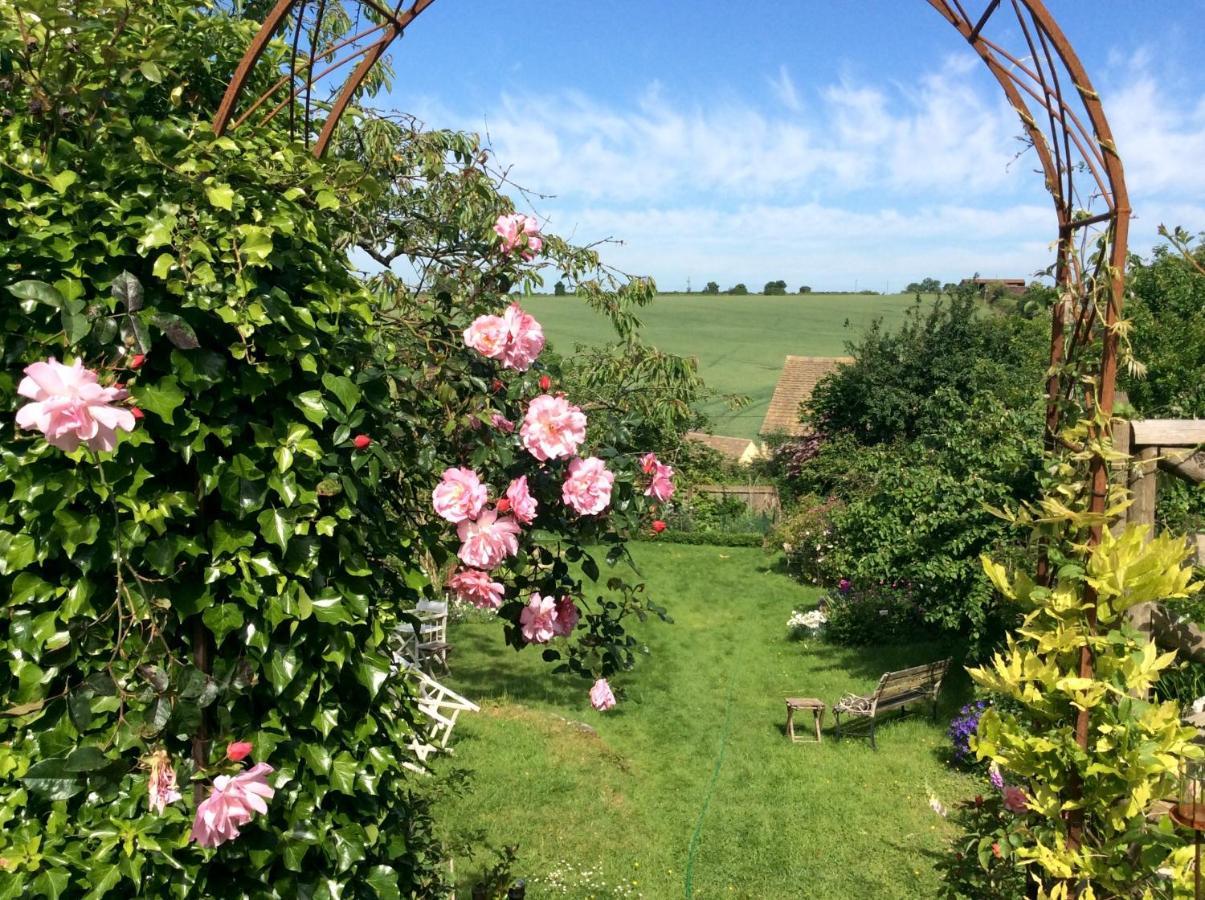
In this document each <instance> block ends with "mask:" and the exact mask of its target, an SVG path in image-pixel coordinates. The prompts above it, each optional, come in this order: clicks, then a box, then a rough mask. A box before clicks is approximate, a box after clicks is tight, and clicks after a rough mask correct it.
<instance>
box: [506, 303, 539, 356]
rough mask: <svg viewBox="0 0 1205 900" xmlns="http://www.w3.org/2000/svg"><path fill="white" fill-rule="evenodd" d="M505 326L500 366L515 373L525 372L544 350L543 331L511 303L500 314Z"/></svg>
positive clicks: (532, 317) (532, 318)
mask: <svg viewBox="0 0 1205 900" xmlns="http://www.w3.org/2000/svg"><path fill="white" fill-rule="evenodd" d="M502 321H503V323H504V324H505V325H506V345H505V347H503V350H502V356H501V360H502V365H504V366H505V367H506V368H508V369H514V370H515V371H517V372H526V371H527V370H528V369H530V368H531V364H532V363H533V362H535V361H536V357H537V356H539V355H540V351H541V350H543V349H544V329H543V328H541V327H540V323H539V322H537V321H536V320H535V317H534V316H532V315H530V314H529V313H526V312H524V311H523V308H522V307H521V306H519V304H518V303H512V304H511V305H510V306H508V307H507V308H506V312H504V313H503V314H502Z"/></svg>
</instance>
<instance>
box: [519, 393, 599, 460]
mask: <svg viewBox="0 0 1205 900" xmlns="http://www.w3.org/2000/svg"><path fill="white" fill-rule="evenodd" d="M519 437H520V438H521V439H522V441H523V446H524V447H526V448H527V452H529V453H530V454H531V455H532V456H534V457H535V458H536V459H538V460H540V462H547V461H548V460H550V459H560V458H562V457H566V456H572V455H573V454H575V453H576V452H577V448H578V447H579V446H581V444H582V442H583V441H585V440H586V414H585V413H583V412H582V411H581V409H579V408H578V407H576V406H574V405H573V404H572V403H570V402H569V401H568V400H566V399H565V398H564V397H554V396H553V395H551V394H541V395H540V396H538V397H536V398H535V399H533V400H532V401H531V403H529V404H528V406H527V414H526V415H525V416H524V417H523V424H522V425H521V426H520V427H519Z"/></svg>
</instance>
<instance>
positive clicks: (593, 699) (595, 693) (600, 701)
mask: <svg viewBox="0 0 1205 900" xmlns="http://www.w3.org/2000/svg"><path fill="white" fill-rule="evenodd" d="M590 705H591V706H593V707H594V708H595V709H597V710H598V711H599V712H606V711H607V710H608V709H614V708H615V694H613V693H612V692H611V685H609V684H607V679H605V678H600V679H598V681H596V682H594V687H592V688H590Z"/></svg>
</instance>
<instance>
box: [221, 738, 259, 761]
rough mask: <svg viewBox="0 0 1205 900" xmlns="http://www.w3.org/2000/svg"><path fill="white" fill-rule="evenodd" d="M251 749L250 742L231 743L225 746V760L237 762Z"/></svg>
mask: <svg viewBox="0 0 1205 900" xmlns="http://www.w3.org/2000/svg"><path fill="white" fill-rule="evenodd" d="M253 749H254V748H253V747H252V746H251V742H250V741H231V742H230V743H229V744H227V745H226V758H227V759H229V760H232V761H233V762H239V761H240V760H242V759H243V758H244V757H246V755H247V754H248V753H250V752H251V751H252V750H253Z"/></svg>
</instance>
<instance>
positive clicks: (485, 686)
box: [438, 544, 974, 898]
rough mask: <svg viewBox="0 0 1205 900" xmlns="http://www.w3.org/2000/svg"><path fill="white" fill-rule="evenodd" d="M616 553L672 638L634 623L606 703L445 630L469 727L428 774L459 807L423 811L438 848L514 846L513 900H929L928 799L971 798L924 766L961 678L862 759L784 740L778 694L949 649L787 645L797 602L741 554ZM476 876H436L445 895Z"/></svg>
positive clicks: (933, 833) (858, 678)
mask: <svg viewBox="0 0 1205 900" xmlns="http://www.w3.org/2000/svg"><path fill="white" fill-rule="evenodd" d="M634 550H635V555H636V558H637V560H638V561H639V563H640V565H641V568H642V571H643V575H644V577H645V578H646V579H647V581H648V584H649V589H650V595H651V596H653V597H654V598H655V599H657V600H658V601H659V602H661V603H663V604H664V605H665V606H667V607H668V608H669V609H670V612H671V614H672V615H673V617H674V619H675V622H674V624H672V625H671V624H664V623H660V622H650V623H647V624H646V625H645V626H643V627H642V628H641V629H640V631H639V635H640V636H641V637H642V638H643V639H644V640H645V641H646V642H647V646H648V649H649V655H648V656H647V657H644V658H642V659H641V661H640V662H639V664H638V666H637V668H636V670H635V671H633V672H631V673H627V674H624V675H621V676H619V677H617V678H616V679H614V681H615V684H616V686H617V687H622V688H623V690H624V691H625V692H626V697H624V698H622V699H621V702H620V705H619V707H618V708H617V709H615V710H613V711H612V712H610V713H606V714H600V713H597V712H595V711H594V710H592V709H591V708H590V707H589V704H588V701H587V696H586V693H587V689H588V687H589V685H588V684H585V683H581V682H579V681H577V680H576V679H570V678H566V677H561V676H555V677H554V676H553V675H552V674H551V672H550V668H551V667H550V666H548V665H546V664H544V663H543V662H542V661H541V660H540V656H539V653H538V651H535V650H530V649H529V650H527V651H525V652H523V653H521V654H516V653H515V652H514V651H512V650H510V649H508V648H506V647H505V646H504V645H503V642H502V638H501V629H500V628H499V626H498V625H497V623H495V622H490V623H461V624H458V625H455V626H453V629H452V631H451V633H450V640H451V642H452V644H453V646H454V648H455V649H454V654H453V657H452V674H451V675H450V676H449V677H448V678H447V681H448V682H449V683H450V684H451V685H452V686H453V687H455V688H456V689H458V690H460V691H462V692H464V693H465V694H466V695H467V696H469V697H470V698H473V699H474V700H476V701H477V702H479V703H480V704H481V706H482V711H481V712H480V713H479V714H466V715H464V716H462V718H461V720H460V724H458V726H457V731H456V734H455V736H454V738H453V741H454V743H453V746H454V748H455V757H454V758H453V759H451V760H444V761H441V762H439V763H438V765H439V766H440V767H444V766H448V765H457V766H464V767H466V768H467V769H469V770H470V771H471V772H472V773H473V776H472V788H471V790H470V792H469V793H468V794H467V795H465V796H463V797H460V798H457V799H455V800H451V801H445V802H444V804H443V805H442V806H441V808H440V816H441V818H442V819H443V822H442V826H443V828H444V829H446V831H447V833H449V834H452V833H456V832H460V833H467V832H472V831H477V830H480V831H481V832H483V833H484V834H485V835H486V838H487V841H488V842H489V843H491V844H493V845H494V846H502V845H504V844H517V845H518V847H519V861H518V864H517V865H516V867H515V870H514V871H515V874H516V875H517V876H527V877H528V879H529V883H530V890H529V892H528V896H529V897H547V896H556V897H562V896H564V897H580V898H585V897H596V898H604V897H635V896H642V897H648V898H668V897H682V896H687V895H688V893H687V889H686V888H687V884H688V883H689V884H690V886H691V888H692V889H693V891H692V893H690V894H689V896H694V897H699V898H707V897H749V898H787V897H816V898H857V897H874V898H905V897H907V898H928V897H933V896H936V893H937V890H938V879H937V876H936V874H935V872H934V869H933V863H934V858H935V855H936V854H937V853H938V852H939V851H940V849H941V847H942V845H943V841H944V839H945V838H946V836H947V834H948V826H947V825H946V823H945V822H944V821H943V820H942V819H940V818H938V817H937V816H936V815H935V814H934V813H933V812H932V811H931V810H930V808H929V806H928V802H927V799H928V790H929V789H932V790H933V791H935V792H936V793H937V794H938V796H940V797H941V798H942V799H943V800H944V801H945V802H947V803H950V802H951V801H952V800H955V799H957V798H958V797H960V796H963V795H967V794H969V793H970V792H971V791H972V790H974V788H973V786H972V783H971V781H970V780H969V779H968V778H967V777H966V776H962V775H958V774H956V773H953V772H952V771H951V770H950V769H949V768H948V767H947V766H946V765H945V763H944V762H943V751H944V748H945V747H946V740H945V737H944V728H945V724H946V723H947V722H948V720H949V718H950V715H951V714H952V712H953V711H954V710H955V709H956V708H957V706H958V705H959V704H960V703H961V702H964V695H965V693H966V691H967V684H966V678H965V676H964V675H961V670H959V671H958V673H957V674H955V675H954V676H952V678H951V683H950V684H949V685H948V686H947V688H948V689H947V690H946V692H945V693H944V695H943V701H942V708H941V710H940V713H939V717H938V722H937V724H936V725H934V724H932V723H930V721H929V719H928V717H927V716H924V715H917V716H909V717H906V718H903V719H901V720H900V721H898V722H892V723H890V724H887V725H885V726H884V727H881V728H880V729H879V733H878V744H879V750H878V752H877V753H876V752H874V751H872V750H871V749H870V748H869V746H867V744H866V742H865V741H864V740H842V741H841V742H840V743H836V742H835V741H834V740H833V739H832V737H831V733H826V735H825V741H824V743H823V744H822V745H820V746H816V745H814V744H794V745H793V744H791V743H789V742H788V741H787V739H786V737H785V736H784V722H785V712H784V705H783V698H784V697H786V696H788V695H794V696H810V695H814V696H817V697H820V698H822V699H824V700H826V701H827V702H828V703H830V704H831V703H832V702H833V701H835V700H836V699H837V698H838V697H840V696H841V694H842V693H844V692H846V691H850V690H857V691H868V690H870V689H872V688H873V686H874V683H875V681H876V680H877V678H878V676H879V675H880V674H881V673H882V672H883V671H884V670H887V669H894V668H901V667H904V666H907V665H911V664H917V663H922V662H928V661H930V660H932V659H938V658H941V657H942V656H943V655H945V654H946V653H947V652H948V649H947V648H943V647H939V646H935V645H911V646H895V647H880V648H874V649H870V650H865V651H858V650H851V649H846V648H837V647H831V646H828V645H825V644H823V643H820V642H817V641H812V642H809V643H807V644H805V643H797V642H792V641H790V640H788V638H787V636H786V629H785V622H786V619H787V617H788V616H789V615H790V613H791V610H792V608H804V607H810V606H812V605H814V603H815V600H816V597H817V592H816V591H815V590H813V589H810V588H805V587H803V586H801V585H799V584H797V583H795V582H793V581H791V580H790V579H789V578H787V577H786V576H784V575H782V574H779V573H778V572H777V571H776V570H775V567H774V560H773V559H772V558H771V557H769V556H767V555H766V554H764V553H762V551H760V550H757V549H739V548H724V547H690V546H683V545H675V544H640V545H636V546H635V548H634ZM604 577H605V575H604ZM808 724H810V714H809V715H808V717H807V721H805V722H804V725H805V727H806V726H807V725H808ZM826 724H827V725H828V726H829V727H830V728H831V724H832V719H831V714H830V716H829V718H828V719H827V721H826ZM696 829H698V830H697V834H696ZM692 837H693V839H694V846H693V853H692ZM488 861H489V859H488V856H487V855H486V854H481V855H479V856H478V857H477V858H476V859H466V858H461V859H458V860H457V862H456V871H457V873H458V877H459V878H460V880H461V886H462V890H463V891H464V892H463V894H462V895H463V896H466V897H467V896H468V893H467V888H466V885H469V884H471V882H472V880H473V877H474V875H475V874H476V873H478V872H480V870H481V868H482V867H483V866H484V865H485V864H486V863H487V862H488ZM583 873H585V874H583Z"/></svg>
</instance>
